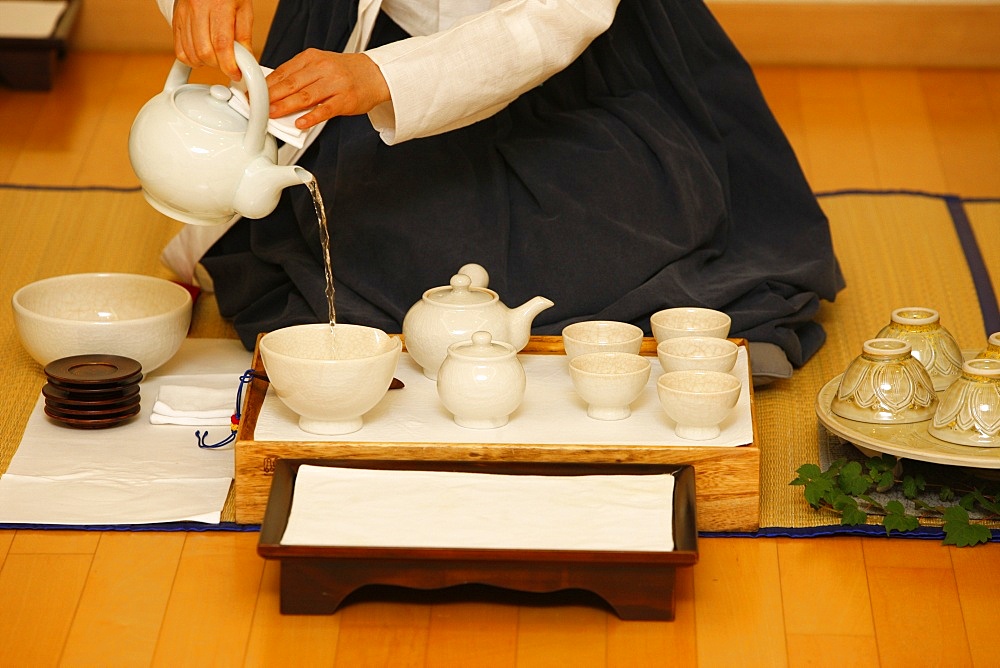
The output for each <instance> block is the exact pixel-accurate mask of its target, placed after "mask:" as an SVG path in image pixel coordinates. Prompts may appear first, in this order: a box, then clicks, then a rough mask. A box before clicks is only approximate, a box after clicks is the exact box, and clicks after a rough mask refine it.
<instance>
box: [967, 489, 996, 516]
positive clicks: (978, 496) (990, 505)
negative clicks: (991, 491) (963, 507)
mask: <svg viewBox="0 0 1000 668" xmlns="http://www.w3.org/2000/svg"><path fill="white" fill-rule="evenodd" d="M972 496H973V498H975V500H976V503H978V504H979V505H980V506H982V508H983V510H986V511H989V512H991V513H993V514H994V515H1000V503H997V502H994V501H991V500H990V499H988V498H986V495H985V494H984V493H983V492H981V491H979V490H978V489H974V490H972Z"/></svg>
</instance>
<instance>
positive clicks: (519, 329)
mask: <svg viewBox="0 0 1000 668" xmlns="http://www.w3.org/2000/svg"><path fill="white" fill-rule="evenodd" d="M553 306H555V303H553V302H552V300H550V299H546V298H545V297H535V298H533V299H529V300H528V301H526V302H525V303H523V304H521V305H520V306H518V307H517V308H513V309H510V310H509V312H508V313H507V331H508V338H509V341H508V343H510V344H511V345H512V346H514V349H515V350H521V349H522V348H524V347H525V346H526V345H528V339H530V338H531V323H532V321H534V319H535V317H536V316H537V315H538V314H539V313H541V312H542V311H544V310H545V309H547V308H552V307H553Z"/></svg>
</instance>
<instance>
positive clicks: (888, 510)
mask: <svg viewBox="0 0 1000 668" xmlns="http://www.w3.org/2000/svg"><path fill="white" fill-rule="evenodd" d="M882 525H883V526H884V527H885V533H886V535H890V534H891V533H892V532H893V531H913V530H914V529H916V528H917V527H918V526H920V521H919V520H918V519H917V518H916V517H914V516H913V515H907V514H906V508H904V507H903V504H902V503H900V502H899V501H895V500H893V501H890V502H889V503H887V504H885V520H884V521H883V522H882Z"/></svg>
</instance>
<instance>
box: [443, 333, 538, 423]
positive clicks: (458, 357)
mask: <svg viewBox="0 0 1000 668" xmlns="http://www.w3.org/2000/svg"><path fill="white" fill-rule="evenodd" d="M525 385H526V379H525V375H524V367H522V366H521V361H520V360H518V359H517V351H516V350H515V349H514V346H512V345H511V344H509V343H504V342H502V341H494V340H493V336H492V335H491V334H490V333H489V332H483V331H480V332H476V333H474V334H473V335H472V340H471V341H460V342H458V343H453V344H451V345H450V346H448V356H447V357H445V359H444V362H442V363H441V368H440V369H438V373H437V390H438V396H439V397H440V398H441V403H442V404H444V407H445V408H447V409H448V410H449V411H450V412H451V413H452V414H453V415H454V416H455V423H456V424H458V425H460V426H462V427H469V428H470V429H494V428H496V427H502V426H504V425H505V424H507V422H508V421H509V420H510V414H511V413H513V412H514V411H515V410H517V407H518V406H520V405H521V401H522V400H523V399H524V388H525Z"/></svg>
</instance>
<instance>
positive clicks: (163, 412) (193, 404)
mask: <svg viewBox="0 0 1000 668" xmlns="http://www.w3.org/2000/svg"><path fill="white" fill-rule="evenodd" d="M235 408H236V387H235V386H234V387H232V388H212V387H198V386H194V385H161V386H160V390H159V392H157V394H156V401H155V402H154V403H153V412H152V414H150V416H149V421H150V422H151V423H152V424H181V425H189V426H196V427H214V426H226V425H229V424H231V420H232V416H233V412H234V410H235Z"/></svg>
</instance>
